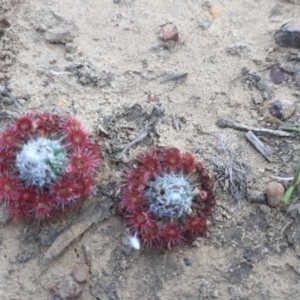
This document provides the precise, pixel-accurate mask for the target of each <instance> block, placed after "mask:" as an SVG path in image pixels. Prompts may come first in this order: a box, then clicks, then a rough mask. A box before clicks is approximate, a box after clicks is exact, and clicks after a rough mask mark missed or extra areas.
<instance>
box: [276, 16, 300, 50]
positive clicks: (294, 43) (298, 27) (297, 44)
mask: <svg viewBox="0 0 300 300" xmlns="http://www.w3.org/2000/svg"><path fill="white" fill-rule="evenodd" d="M275 39H276V42H277V43H278V45H279V46H281V47H292V48H298V49H300V21H299V20H293V21H290V22H288V23H286V24H284V25H283V26H282V27H281V28H280V29H279V30H278V32H277V33H276V35H275Z"/></svg>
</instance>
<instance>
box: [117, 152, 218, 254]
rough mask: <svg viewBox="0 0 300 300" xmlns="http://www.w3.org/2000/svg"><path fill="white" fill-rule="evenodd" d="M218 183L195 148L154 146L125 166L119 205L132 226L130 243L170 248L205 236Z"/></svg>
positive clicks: (129, 236)
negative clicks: (183, 150) (189, 150)
mask: <svg viewBox="0 0 300 300" xmlns="http://www.w3.org/2000/svg"><path fill="white" fill-rule="evenodd" d="M213 186H214V183H213V179H212V178H211V177H210V176H209V174H208V172H207V171H206V170H205V168H204V167H203V165H202V163H200V162H197V161H196V159H195V158H194V156H193V155H192V154H191V153H180V151H179V150H178V149H177V148H163V147H150V148H149V149H148V150H147V151H146V152H145V153H142V154H140V155H139V156H138V157H137V159H136V160H134V161H133V163H132V165H131V166H130V167H129V169H128V170H127V171H126V172H125V174H124V179H123V184H122V186H121V190H120V195H119V198H120V201H119V204H118V211H119V213H120V214H121V215H122V216H123V217H124V219H125V223H126V225H127V227H128V230H129V232H130V235H127V236H128V244H129V245H131V247H132V248H135V249H137V248H140V247H142V246H143V247H145V248H148V249H151V248H156V249H165V250H169V249H172V248H173V247H175V246H177V245H179V244H191V243H192V242H193V241H194V240H195V239H196V238H198V237H203V236H205V235H206V234H207V231H208V222H209V221H208V219H209V217H210V216H211V213H212V208H213V206H214V205H215V195H214V193H213ZM136 245H138V247H137V246H136Z"/></svg>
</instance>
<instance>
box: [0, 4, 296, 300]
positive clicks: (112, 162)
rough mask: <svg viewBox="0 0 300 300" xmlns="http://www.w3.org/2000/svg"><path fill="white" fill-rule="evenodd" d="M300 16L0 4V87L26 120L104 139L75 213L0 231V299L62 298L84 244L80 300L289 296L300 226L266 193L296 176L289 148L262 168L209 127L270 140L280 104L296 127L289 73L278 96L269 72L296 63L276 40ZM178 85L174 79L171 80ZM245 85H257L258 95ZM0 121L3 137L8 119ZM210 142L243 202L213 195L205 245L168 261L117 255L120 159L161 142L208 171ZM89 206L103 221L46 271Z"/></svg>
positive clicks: (280, 9) (266, 10) (219, 8)
mask: <svg viewBox="0 0 300 300" xmlns="http://www.w3.org/2000/svg"><path fill="white" fill-rule="evenodd" d="M292 2H294V3H292ZM299 15H300V5H298V4H297V1H283V0H282V1H281V0H268V1H265V0H255V1H253V0H233V1H223V2H219V1H213V0H212V1H200V0H187V1H179V0H173V1H172V0H165V1H157V0H152V1H145V0H141V1H138V0H98V1H97V0H85V1H80V0H61V1H58V0H45V1H38V0H23V1H21V0H0V84H1V85H2V86H5V87H6V88H7V89H8V90H9V91H10V92H11V93H12V94H13V95H15V96H16V97H17V98H18V100H19V102H20V103H21V104H22V105H23V108H24V110H25V111H30V110H37V111H51V112H57V113H63V114H70V115H72V116H75V117H77V118H79V119H80V120H81V121H82V122H83V123H84V125H85V126H86V127H87V128H88V129H89V130H90V131H94V132H97V133H98V134H99V135H100V140H101V144H102V150H103V162H102V164H101V166H100V167H99V174H98V178H97V183H98V194H97V195H96V196H92V197H90V198H89V199H86V202H85V204H84V206H83V207H82V208H79V209H77V211H75V212H73V213H72V214H70V215H67V216H66V218H65V219H63V220H53V221H52V220H49V221H47V222H43V223H42V224H35V223H30V222H21V221H20V222H14V221H12V220H10V221H7V222H3V223H5V224H3V223H2V224H1V225H2V227H1V228H0V266H1V268H0V298H1V299H3V300H8V299H10V300H12V299H14V300H17V299H18V300H19V299H20V300H21V299H22V300H25V299H32V300H33V299H34V300H35V299H70V298H67V296H64V297H63V296H62V295H61V298H57V297H55V296H53V293H52V295H51V293H50V292H49V289H50V287H53V286H55V284H56V283H57V282H62V281H63V280H65V279H62V278H66V277H64V276H65V275H67V274H70V273H71V270H72V268H73V266H74V265H75V264H76V263H78V262H84V261H85V258H84V254H83V250H82V246H88V247H89V248H90V253H91V268H90V275H89V279H88V281H87V282H86V283H82V284H80V285H78V286H76V287H73V288H74V290H76V289H81V290H82V292H81V294H80V296H79V297H78V299H82V300H83V299H87V300H89V299H101V300H104V299H107V300H108V299H137V300H138V299H157V300H158V299H161V300H168V299H231V300H238V299H239V300H242V299H243V300H246V299H249V300H250V299H251V300H252V299H272V300H274V299H280V300H282V299H297V298H298V297H299V294H300V286H299V274H300V273H299V272H300V252H299V245H300V221H299V217H297V216H291V215H290V214H287V213H286V208H285V207H277V208H272V209H271V208H270V207H269V206H267V205H266V202H265V198H264V195H263V192H264V189H265V187H266V185H267V184H268V182H270V181H272V178H271V176H281V177H290V176H292V175H293V172H294V170H295V166H296V163H297V161H298V153H299V151H298V150H299V148H300V146H299V141H298V139H296V138H278V137H270V136H265V137H263V138H262V140H263V142H264V143H266V144H267V145H268V146H269V147H270V149H271V151H272V153H273V156H272V157H273V159H272V162H268V161H266V160H265V159H264V158H263V157H262V156H261V154H259V153H258V152H257V151H256V150H255V149H254V148H252V146H250V145H248V143H247V140H246V139H245V133H243V132H240V131H236V130H233V129H221V128H219V127H217V125H216V121H217V120H218V119H219V118H227V119H232V120H235V121H237V122H241V123H244V124H247V125H251V126H257V127H267V128H271V129H276V128H277V127H278V126H279V125H280V122H279V121H278V120H277V119H274V118H273V117H271V116H270V114H269V112H268V109H267V107H268V105H269V103H270V102H271V101H273V100H274V99H286V100H290V101H292V102H293V103H294V104H295V105H296V109H297V112H296V114H295V115H294V116H293V117H292V118H291V119H290V121H293V122H296V123H297V121H298V111H299V94H300V92H299V87H297V86H296V85H295V84H294V81H293V77H292V75H291V73H290V74H288V73H286V74H285V76H286V80H285V81H284V82H283V83H282V84H280V85H275V84H274V83H273V82H272V81H271V80H270V76H269V74H270V68H272V67H273V66H274V65H278V64H280V63H281V62H282V61H283V60H284V57H286V55H295V56H297V55H298V56H299V51H297V50H296V49H289V48H281V47H279V46H278V45H277V44H276V43H275V40H274V33H275V32H276V30H278V29H279V28H280V27H281V25H282V24H284V23H286V22H288V21H289V20H291V19H293V18H295V17H296V16H299ZM164 24H169V25H170V26H176V27H177V29H178V31H179V40H178V41H177V42H173V41H171V42H163V41H162V40H160V39H159V36H158V33H159V31H160V29H161V27H162V26H163V25H164ZM242 70H244V71H242ZM247 72H248V73H247ZM185 73H188V74H185ZM174 74H177V75H178V74H184V75H182V76H181V77H182V78H179V80H177V79H176V77H175V80H174V76H173V75H174ZM245 74H248V75H249V74H259V76H260V78H262V80H264V85H263V86H262V87H261V86H260V87H259V86H257V85H255V84H253V82H251V80H250V81H249V80H247V76H245ZM172 76H173V77H172ZM179 77H180V76H179ZM248 79H249V78H248ZM155 96H156V97H155ZM153 108H154V112H153ZM155 109H156V110H157V109H161V110H162V111H163V118H162V122H161V123H159V124H157V125H156V127H155V130H154V131H153V132H152V134H151V135H150V136H149V137H147V138H146V139H145V140H144V141H143V142H141V143H139V144H138V145H135V146H134V147H132V148H131V149H130V151H129V153H127V154H126V155H125V157H124V160H123V162H118V161H117V159H116V157H117V156H118V154H119V153H120V151H121V150H122V149H123V148H124V146H125V145H126V144H127V143H129V142H130V141H131V140H133V139H134V138H135V137H137V136H138V135H139V134H140V133H141V132H142V131H143V130H144V126H145V124H146V122H147V120H148V121H149V118H151V117H152V115H153V114H155ZM17 113H18V111H17V110H16V108H15V107H14V106H13V105H12V103H10V101H9V99H7V98H4V99H2V100H1V118H2V115H3V116H5V115H7V114H8V115H9V116H16V115H17ZM174 119H175V120H177V121H176V122H175V123H174ZM0 122H1V123H0V126H1V127H2V128H4V126H5V125H6V124H7V123H8V120H7V119H6V118H4V117H3V118H2V119H1V121H0ZM99 126H100V130H99ZM218 134H222V136H223V138H224V139H225V140H226V141H227V144H228V146H229V147H231V148H232V149H233V151H235V153H236V155H237V156H238V157H240V158H241V159H242V160H243V161H244V162H245V163H246V164H247V166H248V168H247V173H248V178H247V186H248V198H251V199H252V202H250V201H247V200H246V199H244V198H242V197H240V198H238V199H232V195H231V194H230V188H226V184H225V187H224V188H223V187H222V185H218V186H217V187H216V193H217V195H218V196H217V199H218V202H217V205H216V208H215V212H214V214H213V217H212V220H211V223H212V224H211V230H210V233H209V236H208V237H207V238H205V239H202V240H201V241H199V242H198V243H197V244H195V245H193V246H188V247H178V248H176V249H174V250H172V251H170V252H166V253H163V252H147V251H139V252H138V251H136V252H126V251H124V247H123V245H122V237H123V232H124V224H123V222H122V220H121V219H120V218H119V216H117V215H115V213H114V206H115V203H116V198H115V196H114V195H115V194H116V191H117V189H118V184H119V177H120V171H122V169H123V168H124V167H125V166H126V161H127V160H129V159H130V158H133V157H134V156H135V155H136V154H137V153H138V152H140V151H142V150H143V149H145V148H146V147H147V146H149V145H151V144H158V145H163V146H175V147H178V148H179V149H181V150H188V151H192V152H193V153H195V154H196V155H197V157H198V158H199V159H200V160H203V161H204V162H205V163H206V165H207V166H208V167H209V168H210V169H211V170H212V168H213V165H212V163H211V159H212V157H215V158H216V159H221V158H220V152H219V151H218ZM223 159H224V157H223ZM215 173H216V174H215V176H218V174H217V173H218V172H215ZM220 183H222V182H220ZM237 200H238V201H237ZM296 201H297V200H296ZM98 202H99V203H106V204H107V206H106V208H107V207H108V208H109V210H107V213H106V214H104V216H103V218H99V220H98V222H96V224H94V225H92V226H91V227H90V228H89V229H88V230H87V231H85V232H84V233H83V234H80V235H79V237H78V238H76V239H75V241H74V242H73V243H72V244H71V245H70V246H69V247H67V249H66V250H65V251H63V253H62V254H61V255H60V256H59V257H58V258H55V259H53V260H52V261H51V262H49V263H48V264H43V263H42V260H43V257H44V254H45V252H46V251H47V249H48V248H49V246H50V245H51V243H52V242H53V239H54V238H55V237H56V236H57V235H58V234H59V232H61V231H62V230H63V229H64V228H66V227H67V226H68V225H69V224H72V223H73V222H74V220H76V218H77V217H78V215H79V214H81V213H83V214H84V212H85V209H88V208H89V207H90V206H91V205H92V204H93V203H98ZM237 202H238V203H239V204H241V205H237ZM2 209H3V207H2ZM100 219H101V220H100ZM71 282H72V280H71ZM74 284H75V283H74ZM70 289H71V287H66V290H68V291H70ZM74 293H75V291H74Z"/></svg>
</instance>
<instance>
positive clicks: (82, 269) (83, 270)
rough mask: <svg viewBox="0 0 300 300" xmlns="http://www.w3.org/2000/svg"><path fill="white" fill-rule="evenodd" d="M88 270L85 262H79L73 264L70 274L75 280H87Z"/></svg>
mask: <svg viewBox="0 0 300 300" xmlns="http://www.w3.org/2000/svg"><path fill="white" fill-rule="evenodd" d="M89 270H90V268H89V266H88V265H87V264H83V263H79V264H77V265H75V266H74V268H73V270H72V276H73V277H74V279H75V280H76V281H77V282H87V280H88V276H89Z"/></svg>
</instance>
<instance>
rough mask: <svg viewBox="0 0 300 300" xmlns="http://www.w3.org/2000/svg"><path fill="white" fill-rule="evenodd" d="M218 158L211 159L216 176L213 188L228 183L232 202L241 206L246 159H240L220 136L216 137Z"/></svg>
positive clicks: (244, 193)
mask: <svg viewBox="0 0 300 300" xmlns="http://www.w3.org/2000/svg"><path fill="white" fill-rule="evenodd" d="M217 152H218V156H214V157H213V158H212V165H213V170H214V173H215V174H216V183H215V188H216V187H218V186H219V185H223V186H224V185H225V180H228V181H229V188H230V194H231V197H232V200H234V201H236V202H237V204H238V206H239V207H240V206H241V203H242V199H244V198H245V197H246V196H247V180H248V169H249V168H248V166H247V165H246V163H245V160H246V158H241V157H240V156H239V155H238V154H237V153H236V152H235V151H234V150H233V149H232V148H230V147H229V146H228V144H227V142H226V139H225V138H224V137H223V135H222V134H219V135H218V147H217Z"/></svg>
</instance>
